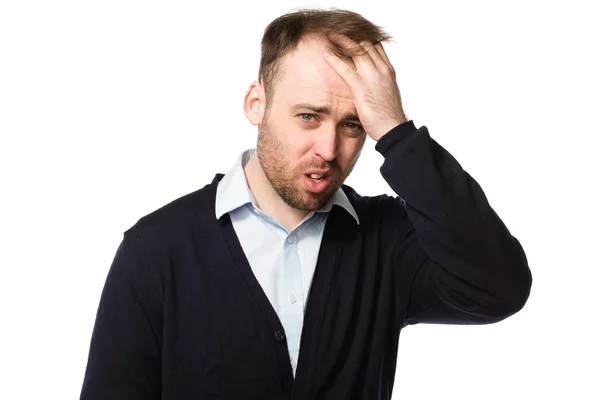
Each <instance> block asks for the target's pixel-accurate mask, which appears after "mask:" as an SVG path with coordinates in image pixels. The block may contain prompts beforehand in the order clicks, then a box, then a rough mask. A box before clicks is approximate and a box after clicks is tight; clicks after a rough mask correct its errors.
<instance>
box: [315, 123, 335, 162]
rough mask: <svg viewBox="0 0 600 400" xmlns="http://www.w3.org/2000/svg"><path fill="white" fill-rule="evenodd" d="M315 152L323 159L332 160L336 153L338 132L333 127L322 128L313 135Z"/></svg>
mask: <svg viewBox="0 0 600 400" xmlns="http://www.w3.org/2000/svg"><path fill="white" fill-rule="evenodd" d="M314 151H315V154H316V155H318V156H319V157H321V158H322V159H323V160H325V161H333V160H335V159H336V157H337V155H338V134H337V132H336V131H335V129H331V128H328V129H327V130H325V129H323V130H321V131H320V132H318V133H317V135H315V142H314Z"/></svg>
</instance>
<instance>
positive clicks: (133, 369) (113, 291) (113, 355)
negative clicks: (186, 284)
mask: <svg viewBox="0 0 600 400" xmlns="http://www.w3.org/2000/svg"><path fill="white" fill-rule="evenodd" d="M147 247H148V246H147V245H143V244H142V243H141V240H140V238H139V237H138V236H137V235H136V234H135V233H134V231H131V232H126V233H125V235H124V238H123V240H122V241H121V244H120V245H119V247H118V249H117V251H116V254H115V257H114V260H113V262H112V265H111V267H110V269H109V272H108V276H107V278H106V281H105V284H104V288H103V291H102V295H101V298H100V304H99V307H98V311H97V314H96V321H95V325H94V329H93V333H92V339H91V344H90V350H89V356H88V362H87V368H86V372H85V376H84V381H83V387H82V391H81V397H80V399H81V400H100V399H114V400H117V399H123V400H125V399H127V400H137V399H139V400H142V399H144V400H150V399H160V396H161V345H160V340H161V339H160V338H161V336H160V332H159V329H160V328H159V327H158V326H157V322H156V321H157V317H159V316H158V315H156V312H155V311H154V310H156V309H158V308H156V307H153V306H152V305H151V300H150V299H151V298H152V297H149V296H148V293H149V292H152V290H149V288H151V287H152V284H151V282H152V281H153V278H152V274H150V273H148V272H149V270H150V268H148V267H149V265H148V257H147V256H144V255H143V254H145V253H147V252H148V250H147ZM145 282H146V283H145Z"/></svg>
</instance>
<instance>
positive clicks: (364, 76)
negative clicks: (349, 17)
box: [324, 34, 406, 141]
mask: <svg viewBox="0 0 600 400" xmlns="http://www.w3.org/2000/svg"><path fill="white" fill-rule="evenodd" d="M328 37H329V40H331V41H332V42H334V43H336V44H339V45H340V46H341V47H343V48H345V49H348V50H350V51H352V49H359V50H363V49H364V51H361V53H365V51H366V54H357V53H358V52H357V51H354V52H351V53H350V54H352V60H353V61H354V65H355V67H356V69H354V68H353V67H351V66H350V65H348V64H347V63H345V62H344V61H342V60H341V59H340V58H339V57H337V56H336V55H334V54H331V53H329V52H327V53H325V56H324V58H325V61H326V62H327V63H328V64H329V65H330V66H331V68H333V69H334V70H335V72H337V73H338V75H339V76H340V77H341V78H342V79H343V80H344V81H345V82H346V84H347V85H348V86H350V89H351V91H352V95H353V97H354V105H355V106H356V112H357V114H358V117H359V119H360V122H361V123H362V125H363V128H364V130H365V131H366V132H367V134H368V135H369V136H370V137H372V138H373V139H375V140H376V141H377V140H379V139H380V138H381V137H382V136H383V135H385V134H386V133H387V132H389V131H390V130H392V129H393V128H394V127H396V126H397V125H400V124H401V123H403V122H406V116H405V115H404V111H403V109H402V100H401V98H400V89H399V88H398V84H397V83H396V72H395V71H394V67H392V64H391V63H390V60H389V59H388V57H387V55H386V54H385V51H384V50H383V46H382V45H381V43H377V44H376V45H375V46H373V44H371V43H370V42H361V43H360V45H359V44H357V43H356V42H355V41H353V40H352V39H350V38H348V37H347V36H344V35H341V34H330V35H329V36H328ZM361 47H362V49H361Z"/></svg>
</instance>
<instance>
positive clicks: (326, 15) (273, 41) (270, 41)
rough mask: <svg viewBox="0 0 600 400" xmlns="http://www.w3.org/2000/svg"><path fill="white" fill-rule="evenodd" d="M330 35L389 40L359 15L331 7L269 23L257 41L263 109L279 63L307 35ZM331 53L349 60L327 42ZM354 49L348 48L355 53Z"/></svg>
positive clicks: (279, 75)
mask: <svg viewBox="0 0 600 400" xmlns="http://www.w3.org/2000/svg"><path fill="white" fill-rule="evenodd" d="M330 33H341V34H342V35H345V36H347V37H349V38H350V39H352V40H354V41H355V42H356V43H359V44H360V42H362V41H369V42H371V43H372V44H377V43H379V42H385V41H389V40H390V39H391V38H392V37H391V36H390V35H389V34H387V33H386V32H384V31H383V29H382V28H381V27H379V26H377V25H374V24H373V23H372V22H370V21H369V20H367V19H366V18H365V17H363V16H362V15H360V14H357V13H355V12H352V11H348V10H340V9H337V8H331V9H329V10H320V9H300V10H298V11H295V12H292V13H288V14H284V15H282V16H280V17H278V18H277V19H275V20H273V21H272V22H271V23H270V24H269V25H268V26H267V27H266V28H265V32H264V35H263V38H262V41H261V57H260V67H259V70H258V79H259V82H261V83H262V85H263V87H264V89H265V97H266V99H265V101H266V109H267V112H268V109H269V108H270V104H271V98H272V96H273V94H274V92H275V86H276V83H277V80H278V79H279V78H280V77H281V60H282V59H283V57H284V56H285V55H286V54H287V53H288V52H290V51H292V50H294V49H296V47H297V46H298V43H299V42H300V41H301V40H302V39H303V38H306V37H308V36H316V37H322V38H324V39H325V40H328V39H327V35H328V34H330ZM329 48H330V50H331V52H332V53H334V54H336V55H337V56H339V57H342V58H346V59H348V58H350V57H351V55H352V54H351V53H350V52H348V51H346V50H345V49H343V48H341V47H339V46H338V45H336V44H335V43H333V42H331V41H329ZM355 50H356V49H352V50H351V52H352V51H355Z"/></svg>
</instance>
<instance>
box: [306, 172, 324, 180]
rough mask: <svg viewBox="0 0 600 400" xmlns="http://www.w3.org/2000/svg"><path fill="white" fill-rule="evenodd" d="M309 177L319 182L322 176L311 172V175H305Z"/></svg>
mask: <svg viewBox="0 0 600 400" xmlns="http://www.w3.org/2000/svg"><path fill="white" fill-rule="evenodd" d="M307 176H308V177H309V178H310V179H312V180H313V181H314V182H321V181H322V180H323V179H324V178H323V177H322V176H320V175H316V174H312V175H307Z"/></svg>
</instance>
